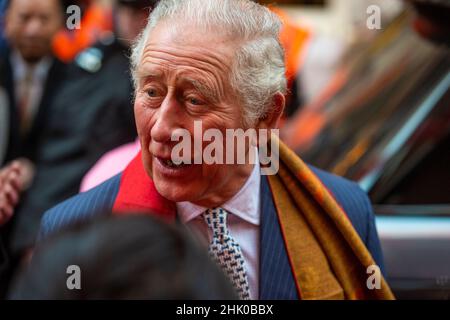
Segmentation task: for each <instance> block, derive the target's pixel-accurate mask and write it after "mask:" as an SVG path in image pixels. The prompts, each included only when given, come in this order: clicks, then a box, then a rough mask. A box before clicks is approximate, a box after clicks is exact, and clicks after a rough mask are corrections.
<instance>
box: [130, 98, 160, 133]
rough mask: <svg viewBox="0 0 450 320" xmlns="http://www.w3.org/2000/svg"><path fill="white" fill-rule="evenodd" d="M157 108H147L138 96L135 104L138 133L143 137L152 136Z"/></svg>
mask: <svg viewBox="0 0 450 320" xmlns="http://www.w3.org/2000/svg"><path fill="white" fill-rule="evenodd" d="M155 113H156V110H154V109H150V108H146V107H145V105H144V104H143V103H142V102H141V100H140V99H139V98H136V102H135V104H134V117H135V121H136V128H137V131H138V135H139V136H140V137H141V138H143V137H144V136H148V137H149V136H150V131H151V128H152V126H153V123H154V116H155Z"/></svg>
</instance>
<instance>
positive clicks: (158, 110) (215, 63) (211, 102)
mask: <svg viewBox="0 0 450 320" xmlns="http://www.w3.org/2000/svg"><path fill="white" fill-rule="evenodd" d="M180 29H182V30H183V35H179V34H176V32H175V31H172V30H171V29H170V28H167V27H166V26H165V25H164V23H160V24H158V25H157V26H156V28H155V29H154V30H153V31H152V32H151V34H150V35H149V40H148V42H147V44H146V46H145V49H144V52H143V55H142V60H141V62H140V64H139V67H138V70H137V74H138V78H139V80H138V82H139V83H138V87H137V91H136V101H135V116H136V124H137V128H138V134H139V137H140V141H141V146H142V157H143V162H144V166H145V169H146V171H147V173H148V174H149V176H151V177H152V178H153V181H154V183H155V186H156V188H157V190H158V192H159V193H160V194H161V195H163V196H164V197H166V198H167V199H169V200H172V201H175V202H179V201H190V202H193V203H196V204H199V205H202V206H208V207H210V206H213V205H218V204H221V202H222V201H224V200H227V199H228V198H231V197H232V196H233V195H234V194H235V193H236V192H237V191H238V189H239V187H240V186H241V185H242V184H243V183H244V182H245V180H246V179H247V178H248V176H249V174H250V172H251V169H252V167H253V166H252V165H249V164H245V165H238V164H211V165H207V164H205V163H202V164H190V165H184V166H181V167H178V168H173V167H171V166H170V165H169V166H168V165H167V160H169V159H171V152H172V149H173V147H174V145H175V144H177V143H178V142H173V141H171V135H172V133H173V132H174V130H176V129H186V130H188V131H189V132H190V134H191V136H192V137H193V136H194V121H201V122H202V128H203V132H205V131H206V130H208V129H210V128H216V129H218V130H220V131H221V132H222V133H223V134H224V136H225V129H237V128H242V123H243V116H242V108H241V106H240V105H239V103H238V102H237V99H236V98H235V96H234V95H233V90H232V89H231V87H230V84H229V80H228V77H229V74H230V66H231V63H232V57H233V52H234V50H235V49H236V46H235V44H234V43H233V42H230V41H221V38H220V37H219V36H217V34H204V33H203V34H201V33H200V32H198V31H197V30H195V28H194V27H189V26H186V27H185V28H180ZM203 147H204V145H203ZM224 150H225V148H224Z"/></svg>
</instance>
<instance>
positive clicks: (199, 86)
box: [180, 77, 218, 102]
mask: <svg viewBox="0 0 450 320" xmlns="http://www.w3.org/2000/svg"><path fill="white" fill-rule="evenodd" d="M180 83H188V84H191V85H192V86H193V87H194V88H195V89H196V90H198V91H199V92H200V93H201V94H202V95H203V96H205V97H206V98H208V99H210V100H211V101H213V102H215V101H217V100H218V98H217V95H216V93H215V91H214V90H213V89H212V88H210V87H209V86H207V85H206V84H204V83H203V82H201V81H199V80H196V79H193V78H189V77H183V78H182V79H181V80H180Z"/></svg>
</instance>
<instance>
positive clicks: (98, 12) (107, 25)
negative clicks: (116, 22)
mask: <svg viewBox="0 0 450 320" xmlns="http://www.w3.org/2000/svg"><path fill="white" fill-rule="evenodd" d="M112 20H113V19H112V10H111V8H108V7H105V6H101V5H98V4H95V3H93V4H91V5H89V7H88V8H87V10H86V12H85V13H84V15H83V17H82V19H81V28H80V29H74V30H67V29H66V27H65V26H64V29H63V30H61V31H59V32H58V33H57V34H56V35H55V38H54V39H53V52H54V54H55V55H56V56H57V57H58V58H59V59H60V60H62V61H65V62H69V61H71V60H73V59H74V58H75V56H76V55H77V54H78V53H79V52H81V51H83V50H84V49H86V48H88V47H90V46H91V45H92V44H94V43H95V42H96V41H97V40H98V39H99V38H100V37H101V36H102V34H104V33H105V32H107V31H112V29H113V21H112Z"/></svg>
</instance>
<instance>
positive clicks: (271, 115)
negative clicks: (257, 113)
mask: <svg viewBox="0 0 450 320" xmlns="http://www.w3.org/2000/svg"><path fill="white" fill-rule="evenodd" d="M285 105H286V98H285V96H284V95H283V94H282V93H281V92H277V93H276V94H275V95H274V96H273V98H272V107H271V108H270V110H269V112H268V113H267V114H266V115H265V116H264V117H262V118H261V119H260V120H259V122H258V125H257V127H258V129H275V128H278V123H279V121H280V118H281V116H282V115H283V112H284V107H285Z"/></svg>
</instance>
